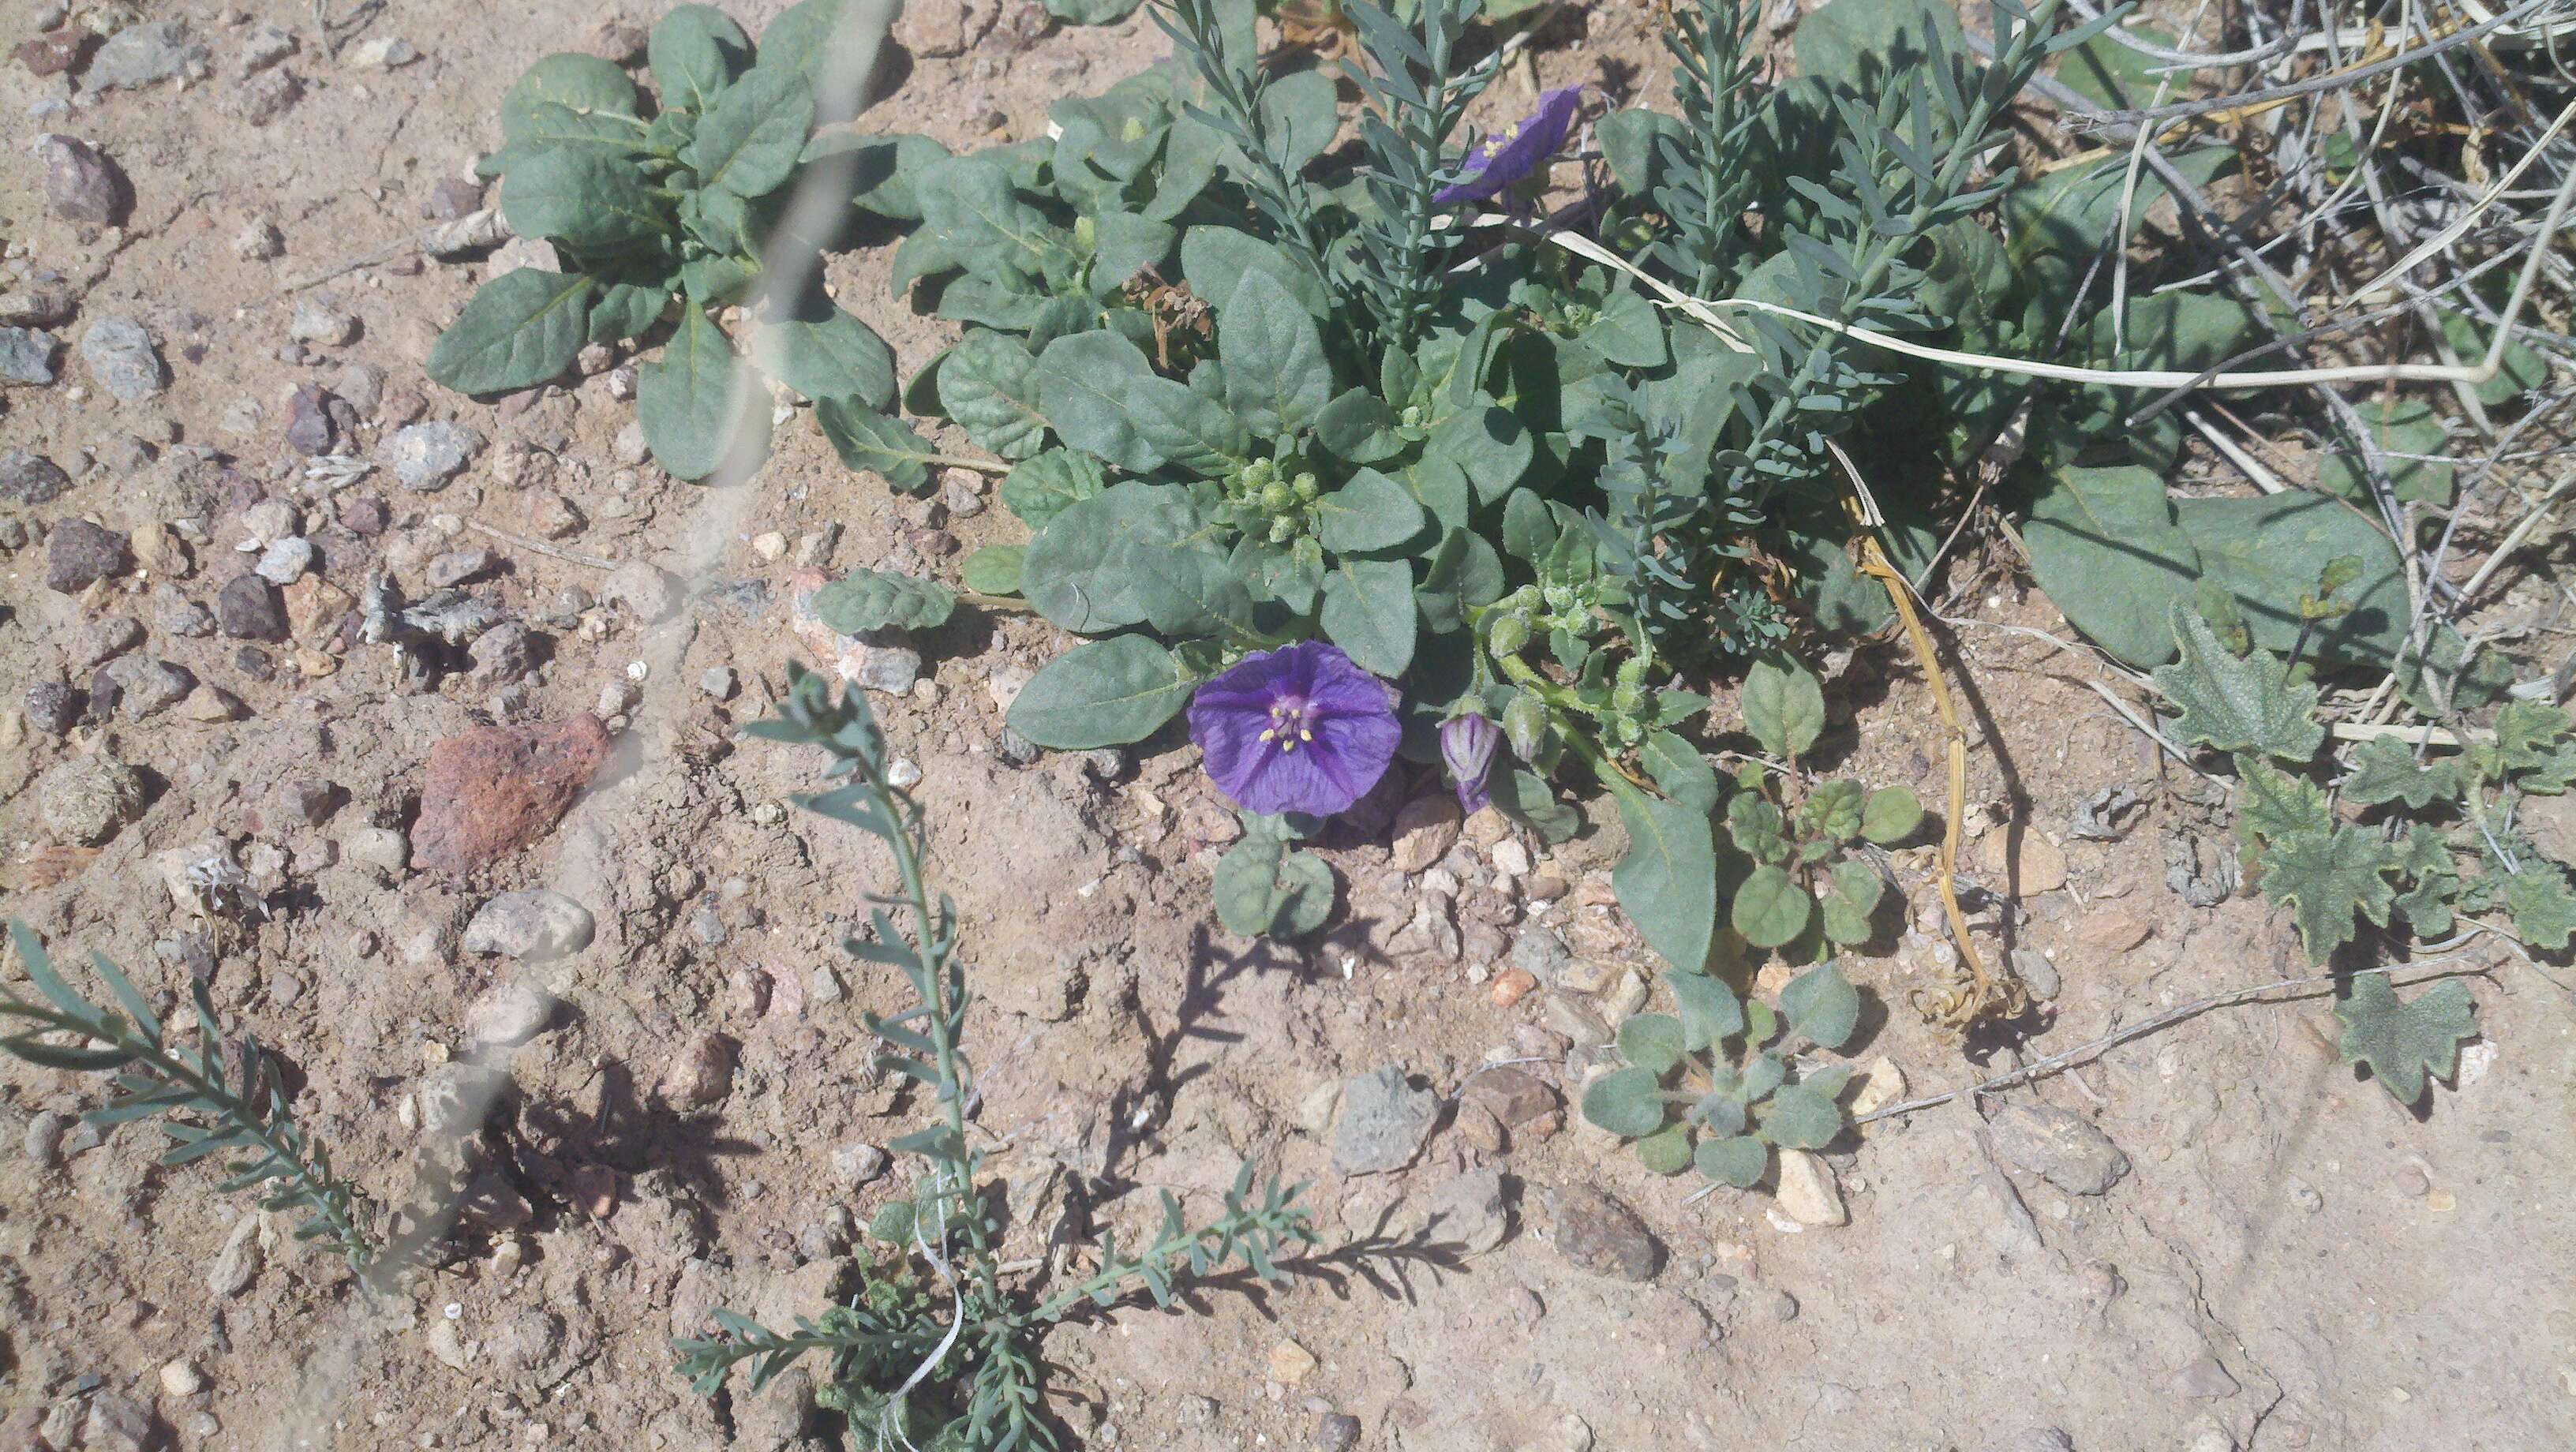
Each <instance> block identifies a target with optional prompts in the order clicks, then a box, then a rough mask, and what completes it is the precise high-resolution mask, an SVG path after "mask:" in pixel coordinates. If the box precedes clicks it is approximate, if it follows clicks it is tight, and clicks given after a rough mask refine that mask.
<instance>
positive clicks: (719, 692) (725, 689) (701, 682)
mask: <svg viewBox="0 0 2576 1452" xmlns="http://www.w3.org/2000/svg"><path fill="white" fill-rule="evenodd" d="M740 684H741V682H740V680H739V679H738V678H737V677H736V676H735V674H734V669H733V667H732V666H709V667H707V669H706V670H705V671H704V672H702V673H701V674H700V675H699V676H698V689H699V690H701V691H704V692H706V693H707V694H708V695H710V696H713V697H715V698H716V699H717V700H719V701H729V700H731V699H733V693H734V691H735V690H736V689H737V687H739V685H740Z"/></svg>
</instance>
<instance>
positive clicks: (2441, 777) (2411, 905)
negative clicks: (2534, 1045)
mask: <svg viewBox="0 0 2576 1452" xmlns="http://www.w3.org/2000/svg"><path fill="white" fill-rule="evenodd" d="M2323 583H2324V588H2321V589H2319V590H2317V591H2316V592H2314V593H2313V594H2312V596H2311V602H2312V603H2311V608H2310V613H2311V614H2312V615H2324V614H2328V613H2330V612H2331V611H2332V610H2333V608H2334V606H2333V603H2332V597H2333V596H2334V595H2335V594H2336V591H2335V589H2334V588H2333V586H2334V580H2333V578H2332V576H2329V578H2328V580H2327V581H2325V582H2323ZM2320 600H2322V601H2323V602H2324V603H2323V605H2322V608H2320V605H2319V603H2318V602H2319V601H2320ZM2223 625H2224V627H2225V628H2226V629H2227V631H2228V633H2229V634H2232V635H2234V636H2236V637H2237V638H2236V640H2235V641H2234V642H2233V643H2232V644H2231V642H2230V641H2229V640H2227V639H2225V638H2223V637H2222V634H2221V630H2220V629H2217V628H2213V627H2212V625H2211V623H2210V622H2209V621H2207V620H2205V619H2204V618H2202V617H2201V616H2200V615H2199V614H2197V613H2195V612H2192V611H2190V610H2187V609H2183V608H2181V607H2176V609H2175V611H2174V614H2173V619H2172V630H2173V636H2174V647H2175V651H2176V654H2177V656H2178V657H2179V658H2178V659H2177V660H2176V662H2175V663H2174V664H2172V665H2169V666H2166V667H2164V668H2162V669H2160V670H2158V671H2157V672H2156V673H2155V681H2156V686H2157V689H2159V690H2160V691H2162V692H2163V693H2164V695H2165V697H2166V699H2167V700H2169V701H2171V702H2172V703H2173V704H2174V706H2175V707H2176V709H2177V710H2178V711H2179V712H2180V716H2179V719H2178V720H2177V721H2176V722H2175V724H2174V728H2173V729H2174V731H2175V733H2176V734H2177V735H2178V736H2179V737H2180V738H2181V739H2182V740H2183V741H2184V742H2186V743H2188V744H2191V745H2195V746H2204V747H2208V748H2211V749H2213V750H2217V751H2222V752H2226V753H2229V755H2230V756H2231V758H2232V760H2233V762H2234V764H2235V768H2236V774H2237V778H2238V782H2239V785H2238V789H2237V791H2238V801H2237V809H2236V811H2237V815H2236V831H2237V837H2238V840H2239V842H2240V843H2241V845H2242V848H2243V852H2244V857H2245V861H2246V865H2247V866H2248V868H2249V869H2250V873H2249V875H2251V876H2254V877H2256V878H2258V879H2259V883H2260V886H2261V889H2262V892H2263V895H2264V896H2265V897H2266V898H2269V899H2270V900H2271V901H2273V902H2274V903H2277V904H2279V905H2281V906H2282V907H2285V908H2287V909H2289V910H2290V914H2291V920H2292V922H2293V923H2294V924H2295V925H2296V927H2297V930H2298V934H2299V942H2300V944H2301V945H2302V946H2303V947H2304V948H2305V949H2306V950H2307V954H2308V957H2309V958H2310V960H2311V961H2313V962H2315V963H2317V964H2320V965H2324V964H2327V963H2329V962H2331V961H2333V960H2334V959H2335V957H2336V955H2337V953H2338V952H2339V951H2340V950H2342V949H2343V948H2345V947H2346V946H2347V945H2348V944H2351V943H2353V942H2354V941H2355V940H2356V938H2357V936H2359V935H2360V934H2361V933H2362V932H2363V931H2364V928H2365V925H2367V927H2368V928H2373V929H2378V930H2381V931H2382V932H2385V933H2387V934H2389V935H2391V936H2392V937H2394V938H2396V939H2398V940H2400V941H2403V940H2406V939H2415V940H2423V941H2434V940H2455V939H2457V938H2459V937H2461V936H2463V935H2470V934H2474V933H2477V932H2489V931H2493V932H2501V933H2505V934H2506V935H2507V936H2509V937H2511V938H2513V939H2514V940H2515V941H2517V942H2518V943H2520V944H2521V945H2522V946H2523V947H2525V948H2527V949H2538V950H2541V951H2544V952H2560V951H2563V950H2565V949H2566V948H2567V946H2568V945H2569V942H2570V940H2571V938H2576V891H2571V884H2570V880H2569V876H2568V868H2567V866H2566V865H2565V864H2563V863H2560V862H2557V861H2555V860H2553V859H2552V858H2550V856H2549V855H2548V854H2547V853H2545V852H2543V851H2542V850H2541V849H2540V848H2539V847H2538V845H2536V844H2535V843H2534V842H2532V840H2531V839H2530V838H2529V837H2528V836H2527V835H2525V834H2524V833H2523V832H2521V831H2520V830H2519V829H2518V828H2517V827H2516V825H2515V817H2516V813H2517V811H2518V809H2519V808H2520V806H2521V805H2522V803H2523V801H2524V799H2525V798H2527V797H2531V796H2557V795H2561V794H2563V793H2565V792H2566V791H2567V790H2568V788H2569V786H2570V785H2571V784H2576V721H2571V719H2570V717H2569V715H2568V713H2567V712H2565V711H2563V710H2560V709H2559V708H2557V707H2555V706H2551V705H2548V704H2546V703H2544V702H2540V701H2532V700H2522V699H2512V698H2507V699H2503V700H2501V702H2499V701H2498V700H2497V696H2498V695H2499V694H2501V693H2500V692H2494V691H2492V689H2491V688H2489V687H2482V686H2480V685H2478V684H2477V681H2478V678H2479V677H2481V676H2486V675H2489V674H2490V673H2489V672H2485V671H2482V670H2478V669H2475V668H2474V664H2473V660H2470V659H2464V660H2462V661H2460V662H2459V663H2458V669H2456V670H2455V672H2454V675H2453V679H2451V680H2449V681H2448V682H2445V683H2444V688H2445V692H2446V694H2448V695H2449V697H2450V699H2451V701H2452V704H2453V706H2454V708H2455V709H2454V710H2453V711H2451V712H2449V713H2446V714H2447V715H2448V718H2449V719H2451V720H2453V721H2455V722H2457V723H2458V725H2457V726H2456V728H2455V730H2454V732H2452V733H2436V732H2429V731H2417V732H2415V733H2412V734H2414V735H2415V736H2416V737H2418V738H2419V739H2418V740H2417V741H2416V742H2415V743H2413V744H2410V743H2409V741H2408V740H2407V739H2406V736H2407V733H2403V732H2397V733H2389V734H2378V735H2365V736H2364V737H2363V739H2361V740H2360V741H2359V742H2357V743H2355V744H2352V745H2350V746H2349V747H2343V746H2340V745H2339V746H2338V749H2337V751H2336V752H2328V751H2327V750H2326V747H2327V744H2328V740H2329V735H2328V732H2327V730H2326V728H2325V727H2324V726H2322V725H2320V724H2319V723H2318V721H2317V719H2316V717H2317V711H2318V705H2319V697H2318V691H2317V688H2316V686H2314V685H2313V684H2310V683H2309V682H2308V681H2307V680H2306V679H2304V678H2303V673H2302V671H2301V670H2300V665H2301V661H2300V659H2299V657H2298V656H2297V655H2295V654H2293V655H2292V656H2290V657H2287V658H2285V657H2283V656H2279V655H2275V654H2273V653H2272V652H2270V651H2267V650H2264V649H2262V648H2261V647H2260V646H2256V645H2253V644H2252V643H2251V641H2250V640H2248V639H2247V638H2246V632H2245V631H2244V630H2243V628H2242V627H2241V626H2240V625H2238V624H2237V623H2236V622H2234V621H2232V620H2229V621H2225V622H2223ZM2470 711H2476V712H2477V713H2478V714H2479V715H2481V716H2485V717H2486V718H2487V720H2486V724H2484V725H2483V726H2477V727H2472V726H2471V725H2470V724H2469V720H2470V717H2469V714H2468V713H2469V712H2470ZM2437 737H2447V738H2448V739H2446V740H2444V743H2443V745H2442V747H2441V748H2440V749H2439V752H2438V754H2437V749H2436V747H2435V745H2434V742H2435V740H2436V739H2437ZM2455 742H2456V743H2460V744H2458V745H2456V746H2455V745H2454V744H2453V743H2455ZM2455 751H2456V754H2454V752H2455ZM2338 756H2340V757H2341V758H2342V759H2340V760H2338ZM2490 918H2492V919H2494V921H2488V920H2487V919H2490ZM2504 924H2510V928H2509V929H2508V928H2506V927H2505V926H2504ZM2342 991H2343V994H2344V997H2343V1001H2342V1002H2341V1003H2340V1004H2338V1006H2337V1007H2336V1010H2335V1013H2336V1016H2337V1018H2338V1019H2340V1020H2341V1021H2342V1023H2343V1025H2344V1035H2343V1040H2342V1043H2343V1051H2344V1057H2345V1059H2346V1061H2347V1062H2352V1063H2366V1064H2368V1065H2369V1067H2370V1069H2371V1072H2372V1074H2373V1075H2374V1077H2376V1078H2377V1079H2378V1081H2379V1083H2380V1084H2381V1086H2382V1087H2384V1088H2386V1089H2387V1090H2388V1092H2389V1093H2390V1094H2391V1095H2392V1096H2394V1097H2395V1098H2396V1099H2397V1100H2398V1102H2399V1103H2401V1104H2406V1105H2410V1106H2411V1105H2413V1104H2414V1103H2415V1102H2416V1101H2417V1100H2418V1099H2419V1098H2421V1097H2422V1095H2423V1092H2424V1087H2425V1076H2426V1073H2427V1071H2428V1070H2429V1071H2430V1072H2431V1073H2434V1074H2447V1073H2449V1072H2450V1070H2451V1067H2452V1063H2453V1060H2454V1056H2455V1054H2456V1052H2457V1048H2458V1044H2459V1041H2460V1040H2462V1039H2465V1038H2468V1037H2470V1036H2472V1035H2474V1034H2475V1033H2476V1032H2477V1028H2476V1020H2475V1018H2474V1016H2473V1013H2472V1011H2471V1005H2470V1001H2469V996H2468V991H2467V989H2466V988H2465V987H2464V986H2462V985H2461V984H2460V983H2458V982H2457V981H2448V982H2444V983H2441V984H2438V985H2436V986H2434V987H2432V988H2429V989H2427V990H2425V991H2424V992H2423V993H2422V994H2421V995H2419V996H2417V997H2416V998H2414V999H2412V1000H2404V1001H2401V1000H2400V999H2399V998H2398V997H2397V994H2396V990H2395V989H2393V988H2391V987H2390V986H2389V984H2388V982H2387V979H2386V978H2385V977H2384V976H2381V975H2376V974H2364V975H2355V976H2353V977H2351V978H2350V979H2349V980H2348V982H2347V983H2346V984H2345V985H2344V988H2343V990H2342Z"/></svg>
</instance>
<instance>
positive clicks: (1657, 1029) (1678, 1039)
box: [1619, 1013, 1683, 1075]
mask: <svg viewBox="0 0 2576 1452" xmlns="http://www.w3.org/2000/svg"><path fill="white" fill-rule="evenodd" d="M1619 1052H1620V1054H1621V1055H1622V1056H1623V1057H1625V1058H1626V1059H1627V1061H1628V1062H1629V1063H1631V1064H1634V1065H1636V1066H1637V1067H1638V1068H1640V1069H1644V1070H1646V1071H1648V1072H1650V1073H1653V1074H1656V1075H1663V1074H1669V1073H1671V1072H1672V1069H1673V1066H1674V1065H1676V1064H1678V1063H1680V1062H1681V1061H1682V1052H1683V1047H1682V1021H1681V1020H1680V1019H1677V1018H1675V1017H1673V1016H1672V1015H1670V1014H1665V1013H1641V1014H1637V1015H1635V1016H1633V1017H1631V1018H1630V1019H1628V1021H1627V1022H1625V1023H1622V1024H1621V1025H1619Z"/></svg>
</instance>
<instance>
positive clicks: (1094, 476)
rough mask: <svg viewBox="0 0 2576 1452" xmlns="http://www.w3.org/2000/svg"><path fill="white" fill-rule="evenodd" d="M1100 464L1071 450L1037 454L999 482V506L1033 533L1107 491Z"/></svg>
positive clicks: (1061, 449)
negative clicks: (1013, 515)
mask: <svg viewBox="0 0 2576 1452" xmlns="http://www.w3.org/2000/svg"><path fill="white" fill-rule="evenodd" d="M1107 479H1108V475H1107V474H1106V473H1105V472H1104V471H1103V470H1102V469H1101V467H1100V461H1099V460H1097V459H1094V458H1092V457H1091V456H1090V455H1088V454H1082V453H1077V452H1075V451H1074V450H1072V449H1065V448H1054V449H1048V450H1046V451H1045V452H1043V453H1040V454H1037V455H1035V456H1033V457H1031V458H1029V459H1028V460H1026V461H1024V462H1023V463H1021V465H1020V466H1019V467H1018V468H1016V469H1013V470H1012V471H1011V472H1010V473H1009V475H1007V476H1006V477H1004V479H1003V480H1002V502H1003V503H1004V504H1006V505H1009V506H1010V510H1011V512H1012V513H1013V514H1016V515H1018V516H1019V517H1020V519H1021V521H1022V522H1023V523H1025V524H1027V525H1028V527H1029V528H1030V529H1032V530H1038V529H1044V528H1046V526H1047V522H1048V521H1050V520H1052V519H1054V518H1055V517H1056V516H1057V515H1059V514H1062V513H1063V512H1064V511H1065V510H1067V509H1069V508H1071V507H1072V506H1074V505H1076V504H1079V503H1081V502H1082V501H1083V500H1085V499H1089V498H1091V497H1092V496H1093V495H1095V494H1098V493H1099V492H1100V491H1101V490H1102V489H1103V488H1105V487H1107Z"/></svg>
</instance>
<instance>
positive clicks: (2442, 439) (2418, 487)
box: [2317, 343, 2545, 508]
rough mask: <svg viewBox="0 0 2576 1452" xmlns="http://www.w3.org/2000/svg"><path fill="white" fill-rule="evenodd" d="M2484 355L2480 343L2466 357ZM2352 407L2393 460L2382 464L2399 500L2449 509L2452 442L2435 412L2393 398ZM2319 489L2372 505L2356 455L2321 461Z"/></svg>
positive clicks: (2428, 406) (2360, 401)
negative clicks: (2446, 455)
mask: <svg viewBox="0 0 2576 1452" xmlns="http://www.w3.org/2000/svg"><path fill="white" fill-rule="evenodd" d="M2485 355H2486V345H2484V344H2483V343H2482V344H2480V345H2478V347H2477V348H2476V349H2475V350H2474V351H2473V352H2471V353H2469V354H2467V355H2466V356H2469V357H2473V358H2482V357H2484V356H2485ZM2544 371H2545V370H2544ZM2496 381H2497V382H2501V381H2502V380H2500V379H2499V380H2496ZM2489 386H2490V387H2492V386H2493V384H2492V383H2490V384H2489ZM2507 387H2508V389H2510V388H2511V385H2509V384H2508V385H2507ZM2494 401H2496V400H2490V402H2494ZM2353 407H2354V409H2355V411H2356V412H2358V413H2359V414H2360V415H2361V418H2362V421H2363V422H2364V423H2365V424H2367V425H2368V426H2369V428H2370V431H2371V433H2372V434H2373V435H2374V436H2375V437H2374V439H2373V442H2375V443H2376V444H2377V445H2378V446H2379V449H2380V451H2381V453H2382V454H2383V456H2391V457H2384V458H2383V460H2382V462H2383V464H2384V465H2385V467H2386V468H2387V470H2388V482H2389V484H2390V486H2391V487H2392V489H2393V491H2394V492H2395V494H2396V496H2397V498H2399V499H2401V500H2405V501H2409V502H2412V503H2417V504H2430V505H2432V506H2434V507H2435V508H2447V507H2449V505H2450V502H2451V492H2452V475H2453V472H2454V471H2453V468H2452V466H2451V464H2450V463H2449V462H2448V461H2447V460H2446V459H2445V458H2444V455H2445V454H2447V453H2448V451H2449V450H2448V437H2447V435H2446V434H2445V433H2444V432H2443V429H2442V420H2441V417H2440V415H2438V414H2436V413H2434V412H2433V406H2432V405H2431V404H2428V403H2426V402H2425V401H2424V400H2422V399H2420V398H2407V397H2404V396H2402V395H2399V394H2393V393H2392V394H2383V395H2380V396H2378V397H2374V398H2369V399H2357V400H2355V401H2354V404H2353ZM2317 487H2318V488H2319V489H2322V490H2324V491H2326V492H2327V493H2329V494H2334V495H2338V496H2341V497H2342V498H2345V499H2350V500H2352V501H2354V502H2356V503H2361V504H2369V503H2370V502H2371V500H2372V494H2371V488H2370V475H2369V471H2368V469H2367V468H2365V467H2364V465H2363V463H2362V460H2361V459H2360V457H2359V456H2358V455H2357V453H2355V452H2352V451H2347V450H2343V449H2340V448H2339V449H2337V450H2336V451H2335V452H2333V453H2330V454H2328V455H2326V456H2325V457H2324V458H2322V459H2319V460H2318V461H2317Z"/></svg>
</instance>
